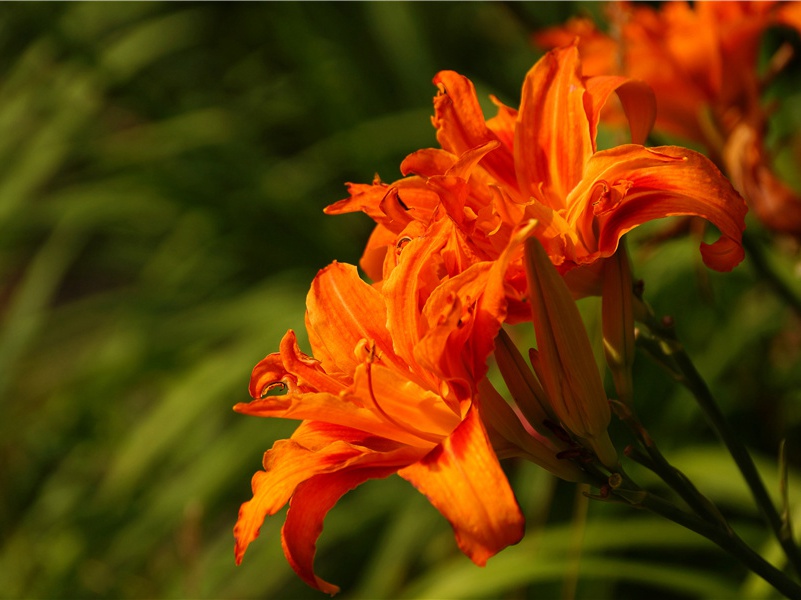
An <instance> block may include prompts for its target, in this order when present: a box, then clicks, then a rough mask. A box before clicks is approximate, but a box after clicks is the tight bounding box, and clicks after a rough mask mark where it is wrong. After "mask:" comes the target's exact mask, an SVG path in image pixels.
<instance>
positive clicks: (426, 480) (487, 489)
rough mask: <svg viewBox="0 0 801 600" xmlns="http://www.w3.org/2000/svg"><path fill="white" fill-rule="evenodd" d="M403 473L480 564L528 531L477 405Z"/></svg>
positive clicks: (471, 557)
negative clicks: (441, 440) (439, 441)
mask: <svg viewBox="0 0 801 600" xmlns="http://www.w3.org/2000/svg"><path fill="white" fill-rule="evenodd" d="M398 474H399V475H400V476H401V477H403V478H404V479H406V480H408V481H410V482H411V483H412V484H413V485H414V486H415V487H416V488H417V489H418V490H420V491H421V492H422V493H423V494H425V495H426V496H427V497H428V499H429V500H430V501H431V503H432V504H433V505H434V506H435V507H436V508H437V510H439V511H440V512H441V513H442V514H443V516H444V517H445V518H446V519H448V521H450V523H451V525H452V526H453V529H454V532H455V534H456V542H457V544H458V545H459V548H460V549H461V550H462V552H464V553H465V554H466V555H467V556H469V557H470V559H471V560H472V561H473V562H474V563H476V564H477V565H480V566H483V565H484V564H485V563H486V562H487V559H489V558H490V557H491V556H493V555H495V554H497V553H498V552H499V551H500V550H502V549H503V548H505V547H506V546H509V545H511V544H516V543H517V542H519V541H520V539H521V538H522V537H523V532H524V520H523V515H522V514H521V513H520V509H519V508H518V506H517V502H516V501H515V498H514V494H513V493H512V490H511V488H510V487H509V482H508V481H507V480H506V476H505V475H504V473H503V470H501V466H500V464H499V463H498V459H497V457H496V456H495V454H494V453H493V451H492V448H491V447H490V443H489V439H488V437H487V433H486V431H485V430H484V426H483V425H482V424H481V419H480V417H479V414H478V411H477V410H476V409H475V408H474V407H471V409H470V410H469V411H468V413H467V415H466V417H465V419H464V421H463V422H462V423H461V425H459V427H457V428H456V430H455V431H454V432H453V434H451V436H450V437H449V438H447V439H445V440H444V441H443V442H442V443H441V444H440V445H439V446H437V447H436V448H435V449H434V450H433V451H431V452H430V453H429V454H428V455H427V456H426V457H425V458H423V459H422V460H420V461H419V462H417V463H415V464H413V465H411V466H409V467H406V468H404V469H401V470H400V471H398Z"/></svg>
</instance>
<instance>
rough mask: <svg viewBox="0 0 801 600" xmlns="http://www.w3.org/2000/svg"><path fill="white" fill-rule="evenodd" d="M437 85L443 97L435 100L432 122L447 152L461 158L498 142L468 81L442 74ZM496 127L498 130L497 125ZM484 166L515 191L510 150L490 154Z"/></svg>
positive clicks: (439, 75) (457, 76) (435, 78)
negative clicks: (474, 150)
mask: <svg viewBox="0 0 801 600" xmlns="http://www.w3.org/2000/svg"><path fill="white" fill-rule="evenodd" d="M434 83H435V84H436V85H437V86H438V87H439V89H440V93H439V94H437V96H436V97H435V98H434V117H433V118H432V122H433V123H434V127H436V128H437V141H438V142H439V143H440V145H441V146H442V147H443V148H444V149H445V150H447V151H449V152H451V153H452V154H456V155H457V156H459V155H461V154H463V153H464V152H466V151H468V150H472V149H473V148H475V147H476V146H483V145H484V144H486V143H487V142H493V141H497V140H498V137H497V136H496V135H495V133H494V132H493V131H492V130H491V129H490V128H489V127H487V123H486V122H485V120H484V113H483V112H482V110H481V105H480V104H479V102H478V98H477V96H476V90H475V87H473V84H472V82H471V81H470V80H469V79H468V78H467V77H464V76H463V75H459V74H458V73H455V72H454V71H441V72H439V73H437V75H436V77H434ZM499 114H503V111H501V113H499ZM501 118H503V117H501ZM494 125H495V126H497V122H496V123H495V124H494ZM481 164H482V165H483V166H484V168H485V169H487V170H488V171H489V172H490V173H491V174H492V175H493V176H494V177H495V178H496V179H497V180H499V181H502V182H503V183H504V184H506V185H509V186H511V187H514V185H515V176H514V173H513V172H512V164H513V162H512V156H511V151H510V148H509V147H508V146H502V147H501V148H500V149H499V150H497V151H496V152H492V153H490V154H489V155H487V157H486V158H484V160H483V161H482V163H481Z"/></svg>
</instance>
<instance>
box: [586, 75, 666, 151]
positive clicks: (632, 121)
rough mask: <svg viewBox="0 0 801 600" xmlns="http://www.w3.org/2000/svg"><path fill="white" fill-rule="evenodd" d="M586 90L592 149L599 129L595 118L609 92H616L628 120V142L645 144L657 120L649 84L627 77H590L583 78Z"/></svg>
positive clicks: (598, 115) (654, 100) (654, 98)
mask: <svg viewBox="0 0 801 600" xmlns="http://www.w3.org/2000/svg"><path fill="white" fill-rule="evenodd" d="M585 85H586V86H587V92H588V93H589V95H590V99H591V100H590V110H589V114H588V117H589V121H590V127H591V134H590V136H591V138H592V142H593V148H596V146H595V137H596V135H597V131H598V121H599V120H600V118H601V109H602V108H603V107H604V105H605V104H606V101H607V99H608V98H609V95H610V94H611V93H612V92H616V93H617V96H618V98H619V99H620V103H621V105H622V106H623V112H625V113H626V117H627V118H628V121H629V128H630V129H631V142H632V143H633V144H645V140H646V138H647V137H648V134H649V133H651V129H652V128H653V126H654V121H656V96H654V91H653V90H652V89H651V87H650V86H649V85H648V84H647V83H645V82H644V81H636V80H633V79H629V78H627V77H616V76H608V77H590V78H588V79H587V80H586V81H585Z"/></svg>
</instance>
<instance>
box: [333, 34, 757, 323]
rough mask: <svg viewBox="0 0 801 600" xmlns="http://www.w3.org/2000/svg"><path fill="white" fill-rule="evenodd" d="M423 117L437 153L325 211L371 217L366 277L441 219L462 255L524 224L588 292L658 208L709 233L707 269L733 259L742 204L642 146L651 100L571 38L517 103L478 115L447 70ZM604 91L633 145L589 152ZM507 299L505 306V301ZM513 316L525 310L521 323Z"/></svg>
mask: <svg viewBox="0 0 801 600" xmlns="http://www.w3.org/2000/svg"><path fill="white" fill-rule="evenodd" d="M434 81H435V83H436V84H437V85H438V86H439V88H440V92H439V94H438V95H437V96H436V98H435V99H434V106H435V116H434V119H433V122H434V125H435V127H436V128H437V139H438V140H439V142H440V144H441V146H442V149H440V150H437V149H427V150H421V151H418V152H415V153H414V154H412V155H410V156H409V157H407V158H406V160H404V162H403V164H402V165H401V170H402V172H403V173H404V174H406V175H410V176H408V177H406V178H405V179H401V180H399V181H396V182H394V183H392V184H391V185H386V184H383V183H381V182H380V181H375V182H373V184H372V185H354V184H351V185H350V192H351V196H350V198H347V199H345V200H342V201H340V202H337V203H335V204H333V205H331V206H329V207H328V208H327V209H326V212H328V213H329V214H338V213H344V212H353V211H357V210H361V211H364V212H366V213H367V214H368V215H370V216H372V217H373V218H374V219H375V220H376V221H377V227H376V229H375V231H374V233H373V236H372V237H371V239H370V241H369V242H368V246H367V250H366V251H365V254H364V256H363V259H362V265H363V267H364V268H365V270H366V271H367V273H368V275H369V276H370V277H371V278H373V279H374V280H375V281H378V282H380V281H382V280H383V279H385V278H386V277H387V274H388V273H391V271H392V269H393V268H394V267H393V257H394V256H395V253H396V252H397V248H398V247H399V245H401V244H402V243H404V242H405V240H408V239H412V238H413V237H414V236H417V235H422V234H423V233H424V232H425V231H427V230H428V229H429V228H431V227H435V226H436V225H434V223H435V222H438V221H439V220H442V219H450V220H451V221H452V222H453V223H455V224H456V226H457V229H458V233H459V234H460V235H461V237H460V238H459V243H460V244H461V251H462V255H463V257H464V260H466V261H467V262H468V263H469V261H470V260H471V255H472V260H475V261H479V260H492V259H493V258H494V257H497V256H498V255H499V254H500V253H501V252H502V251H503V249H504V248H505V246H506V244H508V242H509V240H510V239H511V236H512V234H513V232H514V231H515V230H516V228H517V227H519V226H520V224H521V223H525V222H527V221H529V220H531V219H536V220H537V221H538V222H539V223H540V226H539V228H538V229H537V232H536V235H537V237H538V238H539V239H540V241H541V242H542V243H543V245H544V246H545V249H546V251H547V252H548V255H549V256H550V258H551V260H552V262H553V263H554V264H555V265H557V266H558V267H559V270H560V272H562V273H563V274H568V272H569V271H571V270H575V269H576V268H577V267H580V268H581V271H580V273H581V274H580V275H578V276H576V274H574V276H573V277H572V278H570V277H568V279H567V280H568V283H569V285H570V286H571V290H572V291H573V293H574V295H576V296H581V295H587V294H597V293H600V280H601V279H600V275H599V273H600V269H599V266H601V265H600V262H599V261H602V260H603V259H606V258H608V257H610V256H612V255H613V254H614V252H615V251H616V249H617V246H618V242H619V240H620V238H621V237H622V236H623V235H624V234H625V233H626V232H628V231H629V230H631V229H633V228H634V227H636V226H638V225H640V224H642V223H645V222H647V221H651V220H653V219H659V218H663V217H668V216H679V215H697V216H701V217H703V218H705V219H707V220H708V221H710V222H712V223H713V224H715V225H716V226H717V228H718V230H719V231H720V233H721V236H720V238H719V239H718V240H717V241H716V242H715V243H714V244H711V245H706V244H703V245H702V247H701V253H702V256H703V258H704V261H705V262H706V264H707V265H708V266H710V267H712V268H714V269H717V270H721V271H726V270H730V269H731V268H733V267H734V266H735V265H737V264H738V263H739V262H740V261H741V260H742V258H743V250H742V246H741V243H740V238H741V235H742V232H743V229H744V227H745V224H744V216H745V212H746V208H745V205H744V203H743V201H742V198H741V197H740V196H739V195H738V194H737V193H736V192H735V191H734V189H733V188H732V186H731V184H730V183H729V182H728V181H727V180H726V179H725V178H724V177H723V176H722V175H721V173H720V172H719V171H718V169H717V168H716V167H715V166H714V165H713V164H712V163H711V162H710V161H709V160H708V159H706V158H705V157H704V156H702V155H700V154H698V153H696V152H693V151H691V150H687V149H683V148H678V147H674V146H663V147H658V148H650V149H649V148H645V147H643V146H642V145H640V144H641V143H642V142H643V141H644V140H645V137H646V135H647V134H648V131H649V130H650V127H651V124H652V122H653V114H654V113H653V108H654V106H653V97H652V95H651V93H650V91H649V88H648V87H647V86H646V85H644V84H643V83H641V82H638V81H633V80H631V79H628V78H625V77H617V76H604V77H589V78H588V77H584V76H583V74H582V70H581V62H580V60H579V55H578V49H577V46H576V45H575V44H573V45H570V46H568V47H565V48H559V49H556V50H553V51H551V52H549V53H548V54H547V55H545V56H544V57H543V58H542V59H541V60H540V61H539V62H538V63H537V64H536V65H534V67H533V68H532V69H531V70H530V71H529V73H528V75H527V76H526V80H525V83H524V85H523V95H522V99H521V104H520V109H519V110H515V109H512V108H510V107H507V106H505V105H503V104H501V103H500V102H499V101H497V100H495V99H493V100H494V102H495V103H496V105H497V106H498V114H497V115H496V116H495V117H493V118H491V119H489V120H485V119H484V116H483V113H482V112H481V109H480V106H479V103H478V99H477V97H476V94H475V90H474V88H473V85H472V84H471V83H470V81H469V80H468V79H467V78H465V77H463V76H461V75H458V74H457V73H454V72H452V71H443V72H441V73H439V74H438V75H437V76H436V78H435V79H434ZM613 92H616V93H617V95H618V96H619V97H620V99H621V101H622V105H623V107H624V109H625V110H626V112H627V115H628V117H629V121H630V126H631V130H632V139H633V140H634V141H635V142H637V143H634V144H627V145H623V146H618V147H615V148H611V149H609V150H598V149H597V145H596V133H597V127H598V122H599V119H600V112H601V109H602V107H603V106H604V104H605V103H606V101H607V99H608V98H609V97H610V95H611V94H612V93H613ZM509 273H510V279H509V280H508V283H509V284H510V289H511V290H512V292H511V295H510V300H511V301H512V304H510V316H512V317H515V316H518V317H519V316H520V315H525V313H526V312H527V309H521V308H520V306H519V302H518V301H519V300H520V299H521V298H522V297H523V296H525V294H526V283H525V276H524V275H523V274H524V269H523V266H522V262H520V263H518V264H516V265H515V264H513V265H512V268H511V269H510V271H509ZM516 302H517V304H515V303H516ZM521 318H523V319H525V318H526V317H525V316H523V317H521Z"/></svg>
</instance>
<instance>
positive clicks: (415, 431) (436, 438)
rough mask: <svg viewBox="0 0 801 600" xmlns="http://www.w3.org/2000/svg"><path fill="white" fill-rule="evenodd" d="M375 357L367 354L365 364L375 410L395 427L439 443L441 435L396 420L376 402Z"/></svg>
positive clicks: (368, 386)
mask: <svg viewBox="0 0 801 600" xmlns="http://www.w3.org/2000/svg"><path fill="white" fill-rule="evenodd" d="M373 348H375V344H373ZM374 357H375V354H374V352H373V353H371V354H370V356H368V358H367V361H366V363H365V364H366V366H367V389H368V390H369V391H370V399H371V400H372V402H373V407H374V408H375V409H376V411H377V412H378V413H379V414H380V415H381V416H382V417H383V418H384V419H386V420H387V421H389V422H390V423H391V424H392V425H394V426H395V427H397V428H398V429H400V430H402V431H405V432H406V433H410V434H412V435H414V436H417V437H419V438H420V439H423V440H425V441H427V442H431V443H432V444H439V443H440V442H441V441H442V436H437V435H434V434H431V433H427V432H425V431H420V430H419V429H416V428H414V427H412V426H410V425H405V424H403V423H400V422H398V421H397V420H395V419H394V418H392V417H391V416H390V415H389V414H388V413H387V412H386V411H385V410H384V409H383V408H381V405H380V404H379V403H378V399H377V398H376V396H375V392H374V391H373V370H372V366H373V358H374Z"/></svg>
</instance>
